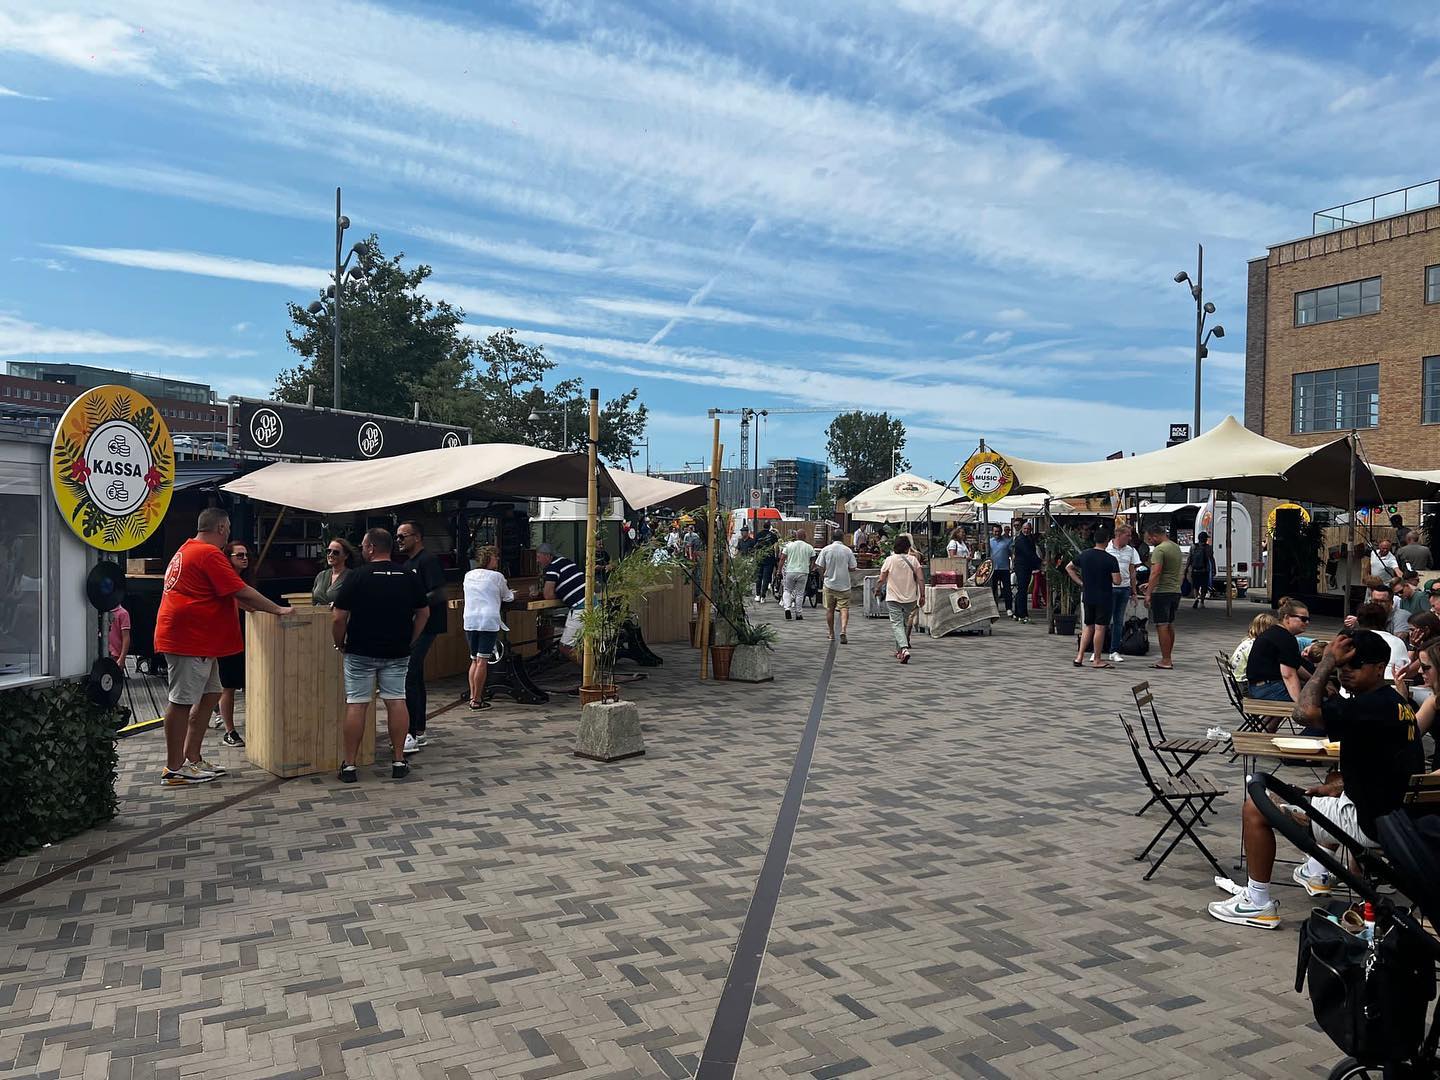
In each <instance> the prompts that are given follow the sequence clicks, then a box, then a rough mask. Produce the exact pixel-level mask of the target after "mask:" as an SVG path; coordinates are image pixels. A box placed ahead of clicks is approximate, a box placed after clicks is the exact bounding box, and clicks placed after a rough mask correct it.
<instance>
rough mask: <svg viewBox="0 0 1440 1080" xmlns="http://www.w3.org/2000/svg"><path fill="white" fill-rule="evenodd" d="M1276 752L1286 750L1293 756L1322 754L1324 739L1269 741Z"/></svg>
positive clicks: (1281, 739)
mask: <svg viewBox="0 0 1440 1080" xmlns="http://www.w3.org/2000/svg"><path fill="white" fill-rule="evenodd" d="M1270 741H1271V742H1272V743H1274V744H1275V748H1276V749H1277V750H1288V751H1290V752H1291V753H1293V754H1323V753H1324V752H1325V740H1324V739H1296V738H1279V739H1271V740H1270Z"/></svg>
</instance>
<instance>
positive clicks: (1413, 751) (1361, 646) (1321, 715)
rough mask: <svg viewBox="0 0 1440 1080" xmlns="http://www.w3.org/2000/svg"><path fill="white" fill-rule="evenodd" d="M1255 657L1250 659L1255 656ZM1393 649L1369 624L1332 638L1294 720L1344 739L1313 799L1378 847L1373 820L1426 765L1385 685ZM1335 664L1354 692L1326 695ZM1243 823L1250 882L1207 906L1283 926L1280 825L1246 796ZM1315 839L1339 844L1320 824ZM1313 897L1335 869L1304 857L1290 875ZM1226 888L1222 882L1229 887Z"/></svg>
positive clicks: (1219, 914) (1409, 721)
mask: <svg viewBox="0 0 1440 1080" xmlns="http://www.w3.org/2000/svg"><path fill="white" fill-rule="evenodd" d="M1252 663H1253V660H1252ZM1389 663H1390V647H1389V646H1388V645H1386V644H1385V642H1384V641H1383V640H1382V639H1381V638H1380V636H1379V635H1378V634H1375V633H1373V632H1371V631H1369V630H1356V631H1354V632H1353V634H1349V635H1345V634H1342V635H1341V636H1339V637H1337V638H1335V640H1334V641H1332V642H1330V645H1329V647H1328V648H1327V649H1326V650H1325V655H1324V656H1323V657H1322V658H1321V660H1320V663H1319V664H1318V665H1317V666H1316V668H1315V677H1314V678H1313V679H1311V680H1310V681H1309V682H1308V683H1306V684H1305V688H1304V689H1303V690H1302V691H1301V693H1300V701H1299V703H1298V704H1297V705H1296V706H1295V719H1296V720H1298V721H1300V722H1301V723H1304V724H1305V725H1307V726H1315V725H1320V726H1323V728H1324V730H1325V734H1326V736H1327V737H1329V738H1331V739H1338V740H1340V771H1339V775H1338V776H1335V775H1334V774H1332V776H1331V778H1329V779H1327V781H1326V783H1324V784H1321V785H1319V786H1317V787H1313V788H1310V789H1309V790H1308V791H1307V792H1306V794H1307V795H1310V796H1312V805H1313V806H1314V807H1315V809H1316V810H1317V811H1319V812H1320V813H1321V814H1324V815H1325V817H1326V819H1327V820H1329V821H1331V822H1333V823H1334V824H1335V826H1336V827H1337V828H1339V829H1341V830H1343V831H1344V833H1345V835H1347V836H1349V837H1351V838H1352V839H1354V840H1357V841H1359V842H1360V843H1362V844H1364V845H1366V846H1367V847H1375V846H1377V845H1376V843H1375V841H1374V840H1373V839H1371V838H1372V837H1373V836H1375V834H1376V828H1375V819H1376V818H1377V817H1379V816H1380V815H1382V814H1387V813H1389V812H1390V811H1391V810H1396V809H1399V808H1400V807H1401V806H1402V805H1404V801H1405V793H1406V791H1407V790H1408V789H1409V786H1410V778H1411V777H1412V776H1413V775H1414V774H1415V773H1417V772H1419V771H1420V770H1421V769H1422V768H1423V767H1424V757H1423V753H1422V751H1421V747H1420V732H1419V729H1418V727H1417V725H1416V722H1415V712H1414V710H1413V709H1411V707H1410V705H1409V703H1408V702H1406V701H1405V699H1404V698H1402V697H1401V696H1400V695H1399V694H1397V693H1396V692H1395V689H1394V688H1393V687H1391V686H1388V685H1386V683H1385V678H1384V675H1385V667H1386V665H1387V664H1389ZM1337 670H1338V672H1339V676H1340V685H1341V686H1343V687H1344V688H1345V689H1346V691H1348V693H1349V695H1350V696H1349V697H1342V696H1340V695H1339V694H1333V695H1332V696H1330V697H1328V698H1327V697H1326V696H1325V695H1326V692H1327V689H1326V688H1327V684H1328V683H1329V682H1330V676H1331V675H1332V674H1333V673H1335V672H1336V671H1337ZM1241 819H1242V821H1243V824H1244V828H1243V831H1242V836H1243V840H1244V844H1245V862H1246V865H1247V867H1248V868H1249V874H1250V880H1249V882H1248V883H1247V884H1246V885H1245V887H1244V888H1234V887H1233V886H1231V883H1230V882H1229V881H1228V880H1227V879H1219V878H1217V879H1216V884H1220V883H1221V881H1222V880H1223V881H1224V882H1225V886H1231V888H1232V889H1233V894H1232V895H1231V897H1230V899H1228V900H1217V901H1216V902H1215V903H1213V904H1211V905H1210V906H1209V910H1210V914H1211V915H1212V916H1213V917H1214V918H1216V919H1219V920H1220V921H1221V922H1227V923H1235V924H1236V925H1237V926H1255V927H1259V928H1261V929H1265V930H1278V929H1280V905H1279V904H1278V903H1276V902H1275V901H1274V900H1272V899H1270V874H1271V872H1272V871H1273V870H1274V868H1275V831H1274V830H1273V829H1272V828H1271V827H1270V823H1269V822H1268V821H1266V820H1265V817H1264V815H1263V814H1261V813H1260V810H1259V808H1258V807H1256V806H1255V804H1254V803H1252V802H1251V801H1250V800H1249V798H1248V797H1247V798H1246V800H1245V806H1244V809H1243V811H1242V813H1241ZM1314 831H1315V835H1316V838H1317V839H1318V840H1319V841H1320V843H1321V844H1322V845H1324V846H1325V847H1327V848H1328V847H1334V846H1336V845H1335V842H1334V841H1331V840H1330V839H1329V834H1328V833H1327V832H1325V831H1324V830H1323V829H1321V828H1319V827H1318V825H1317V826H1314ZM1292 877H1293V879H1294V881H1295V883H1296V884H1298V885H1302V886H1304V888H1305V891H1306V892H1307V893H1309V894H1310V895H1311V896H1326V895H1328V894H1329V893H1330V888H1331V886H1330V875H1329V874H1327V873H1326V872H1325V869H1324V867H1322V866H1321V865H1320V863H1319V861H1318V860H1316V859H1313V858H1312V859H1307V860H1306V861H1305V863H1304V865H1302V866H1297V867H1296V868H1295V872H1294V874H1293V875H1292ZM1225 886H1222V887H1225Z"/></svg>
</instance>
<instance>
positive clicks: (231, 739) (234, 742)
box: [220, 731, 245, 749]
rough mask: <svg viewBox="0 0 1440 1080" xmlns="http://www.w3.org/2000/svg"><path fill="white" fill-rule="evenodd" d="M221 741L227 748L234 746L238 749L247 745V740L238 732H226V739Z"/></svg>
mask: <svg viewBox="0 0 1440 1080" xmlns="http://www.w3.org/2000/svg"><path fill="white" fill-rule="evenodd" d="M220 741H221V742H222V743H224V744H225V745H226V746H233V747H235V748H237V749H239V748H240V747H242V746H244V745H245V740H244V739H242V738H241V737H240V732H238V731H227V732H225V737H224V738H223V739H221V740H220Z"/></svg>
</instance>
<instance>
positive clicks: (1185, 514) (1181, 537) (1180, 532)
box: [1125, 496, 1253, 596]
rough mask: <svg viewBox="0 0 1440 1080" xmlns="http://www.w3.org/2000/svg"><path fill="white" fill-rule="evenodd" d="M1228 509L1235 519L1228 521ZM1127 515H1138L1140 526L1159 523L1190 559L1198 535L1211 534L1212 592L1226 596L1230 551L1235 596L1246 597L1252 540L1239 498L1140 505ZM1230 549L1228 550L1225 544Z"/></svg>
mask: <svg viewBox="0 0 1440 1080" xmlns="http://www.w3.org/2000/svg"><path fill="white" fill-rule="evenodd" d="M1227 505H1228V506H1229V509H1230V511H1231V512H1232V513H1233V517H1231V518H1230V520H1229V522H1228V537H1227V521H1226V507H1227ZM1125 512H1126V513H1127V514H1131V515H1138V516H1139V518H1140V524H1141V527H1142V528H1143V527H1145V526H1148V525H1149V524H1150V523H1151V522H1153V521H1156V520H1158V521H1159V522H1160V523H1161V524H1162V525H1164V526H1165V528H1166V530H1168V531H1169V533H1170V535H1171V537H1173V538H1174V540H1175V543H1176V544H1178V545H1179V546H1180V550H1181V551H1183V552H1184V553H1185V557H1186V559H1187V560H1188V559H1189V557H1190V547H1191V545H1192V544H1193V543H1194V542H1195V537H1196V535H1197V534H1199V533H1202V532H1203V533H1209V534H1210V544H1211V546H1212V547H1213V548H1214V549H1215V581H1214V582H1213V589H1212V591H1213V592H1214V593H1215V595H1218V596H1224V595H1225V564H1226V552H1227V550H1228V551H1229V552H1231V553H1232V555H1231V559H1232V560H1233V561H1232V563H1231V568H1232V570H1233V571H1234V573H1235V594H1236V595H1237V596H1244V595H1245V592H1246V590H1247V589H1249V587H1250V582H1251V581H1252V580H1253V575H1252V573H1251V569H1252V568H1251V566H1250V552H1251V550H1252V549H1251V546H1250V545H1251V542H1252V540H1253V536H1252V531H1251V523H1250V512H1249V511H1248V510H1246V509H1245V507H1244V506H1242V505H1241V503H1240V500H1239V499H1236V500H1234V501H1232V502H1230V503H1228V504H1227V503H1226V501H1225V500H1224V499H1216V498H1215V497H1214V496H1211V498H1210V499H1209V500H1208V501H1207V502H1203V503H1141V504H1140V505H1139V506H1135V507H1131V508H1130V509H1129V510H1127V511H1125ZM1227 542H1228V544H1229V547H1228V548H1227V547H1226V544H1227Z"/></svg>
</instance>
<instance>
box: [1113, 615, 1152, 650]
mask: <svg viewBox="0 0 1440 1080" xmlns="http://www.w3.org/2000/svg"><path fill="white" fill-rule="evenodd" d="M1149 621H1150V620H1149V619H1142V618H1140V617H1139V616H1138V615H1131V616H1130V617H1129V618H1128V619H1126V620H1125V625H1124V626H1122V627H1121V628H1120V642H1119V644H1118V645H1117V646H1116V647H1115V651H1116V652H1118V653H1120V654H1121V655H1122V656H1148V655H1149V653H1150V634H1149V632H1148V631H1147V630H1146V629H1145V624H1146V623H1148V622H1149Z"/></svg>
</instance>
